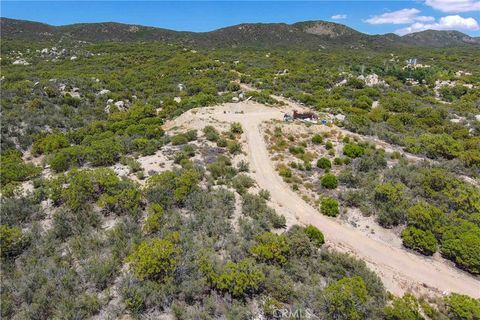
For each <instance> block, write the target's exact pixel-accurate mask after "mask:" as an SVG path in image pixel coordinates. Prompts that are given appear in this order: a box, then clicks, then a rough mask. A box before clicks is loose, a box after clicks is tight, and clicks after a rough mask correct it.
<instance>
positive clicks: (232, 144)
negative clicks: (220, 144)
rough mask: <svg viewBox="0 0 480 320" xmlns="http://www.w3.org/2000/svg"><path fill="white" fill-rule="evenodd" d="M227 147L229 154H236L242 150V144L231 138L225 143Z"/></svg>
mask: <svg viewBox="0 0 480 320" xmlns="http://www.w3.org/2000/svg"><path fill="white" fill-rule="evenodd" d="M227 149H228V152H230V153H231V154H237V153H239V152H241V151H242V145H241V144H240V142H238V141H234V140H231V141H229V142H228V144H227Z"/></svg>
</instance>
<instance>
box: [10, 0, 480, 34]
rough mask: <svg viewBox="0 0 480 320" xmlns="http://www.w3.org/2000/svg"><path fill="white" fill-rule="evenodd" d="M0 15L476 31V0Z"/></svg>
mask: <svg viewBox="0 0 480 320" xmlns="http://www.w3.org/2000/svg"><path fill="white" fill-rule="evenodd" d="M1 16H2V17H9V18H15V19H26V20H33V21H40V22H45V23H49V24H52V25H64V24H71V23H79V22H105V21H115V22H123V23H131V24H141V25H147V26H156V27H163V28H168V29H174V30H190V31H210V30H214V29H217V28H221V27H225V26H230V25H234V24H238V23H243V22H286V23H293V22H298V21H304V20H327V21H335V22H339V23H343V24H346V25H348V26H350V27H352V28H354V29H357V30H359V31H362V32H365V33H369V34H377V33H387V32H396V33H398V34H406V33H410V32H415V31H421V30H425V29H439V30H446V29H448V30H451V29H454V30H459V31H462V32H464V33H467V34H469V35H472V36H480V0H414V1H372V0H370V1H360V0H354V1H309V2H304V1H265V2H257V1H209V2H207V1H145V2H144V1H99V2H92V1H61V2H60V1H58V2H52V1H3V0H2V1H1Z"/></svg>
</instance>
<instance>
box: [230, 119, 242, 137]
mask: <svg viewBox="0 0 480 320" xmlns="http://www.w3.org/2000/svg"><path fill="white" fill-rule="evenodd" d="M230 132H231V133H234V134H241V133H243V128H242V125H241V124H240V123H239V122H234V123H232V124H231V125H230Z"/></svg>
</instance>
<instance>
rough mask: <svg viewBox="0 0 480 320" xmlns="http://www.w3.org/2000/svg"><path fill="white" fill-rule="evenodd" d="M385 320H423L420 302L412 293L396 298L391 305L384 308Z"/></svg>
mask: <svg viewBox="0 0 480 320" xmlns="http://www.w3.org/2000/svg"><path fill="white" fill-rule="evenodd" d="M383 315H384V319H385V320H423V319H424V318H423V317H422V314H421V312H420V304H419V303H418V301H417V299H415V297H414V296H413V295H412V294H409V293H406V294H405V295H404V296H403V297H402V298H394V299H393V301H392V304H391V305H388V306H386V307H385V308H384V309H383Z"/></svg>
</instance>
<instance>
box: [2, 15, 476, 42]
mask: <svg viewBox="0 0 480 320" xmlns="http://www.w3.org/2000/svg"><path fill="white" fill-rule="evenodd" d="M0 22H1V36H2V38H3V39H24V40H46V41H48V40H53V41H60V40H64V41H65V40H78V41H88V42H101V41H127V42H131V41H164V42H174V43H184V44H190V45H195V46H199V47H301V48H302V47H303V48H325V47H348V48H373V49H375V48H388V47H404V46H426V47H451V46H468V45H480V39H479V38H478V37H477V38H473V37H470V36H468V35H466V34H463V33H461V32H458V31H434V30H427V31H422V32H417V33H412V34H409V35H405V36H403V37H400V36H398V35H395V34H391V33H389V34H384V35H367V34H364V33H361V32H358V31H356V30H354V29H352V28H349V27H347V26H345V25H342V24H338V23H333V22H326V21H305V22H298V23H295V24H285V23H245V24H239V25H236V26H231V27H226V28H222V29H218V30H214V31H210V32H198V33H195V32H180V31H173V30H168V29H162V28H154V27H145V26H139V25H129V24H121V23H113V22H105V23H82V24H73V25H66V26H59V27H55V26H50V25H47V24H43V23H38V22H32V21H23V20H14V19H8V18H0Z"/></svg>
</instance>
